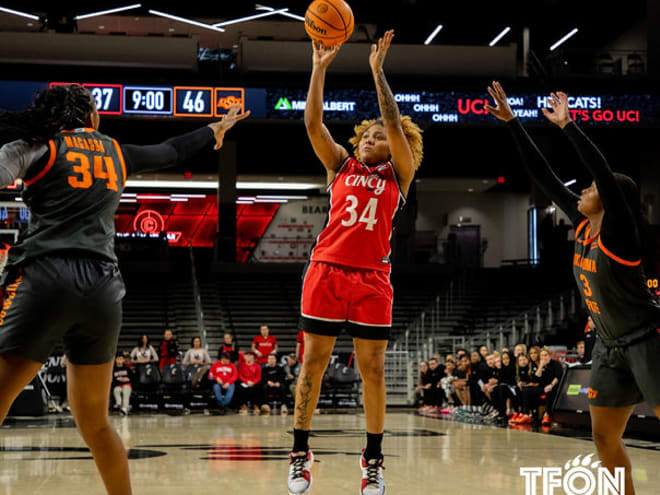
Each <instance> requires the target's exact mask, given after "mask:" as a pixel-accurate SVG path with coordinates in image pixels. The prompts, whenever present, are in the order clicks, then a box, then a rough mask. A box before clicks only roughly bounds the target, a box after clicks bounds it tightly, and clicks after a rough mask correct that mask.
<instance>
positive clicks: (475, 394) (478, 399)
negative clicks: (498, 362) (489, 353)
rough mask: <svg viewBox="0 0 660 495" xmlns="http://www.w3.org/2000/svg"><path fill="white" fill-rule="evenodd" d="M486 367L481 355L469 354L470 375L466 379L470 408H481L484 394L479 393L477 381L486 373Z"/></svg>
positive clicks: (476, 353) (476, 352)
mask: <svg viewBox="0 0 660 495" xmlns="http://www.w3.org/2000/svg"><path fill="white" fill-rule="evenodd" d="M487 368H488V367H487V365H486V362H485V360H484V359H482V357H481V354H480V353H479V352H478V351H472V352H471V353H470V375H469V377H468V381H467V386H468V388H469V389H470V406H471V407H472V406H481V405H482V404H483V401H484V394H483V392H482V391H481V386H480V385H479V380H480V379H481V375H483V374H484V372H486V371H487Z"/></svg>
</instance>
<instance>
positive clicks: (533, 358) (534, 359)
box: [528, 346, 541, 374]
mask: <svg viewBox="0 0 660 495" xmlns="http://www.w3.org/2000/svg"><path fill="white" fill-rule="evenodd" d="M540 353H541V349H539V348H538V347H536V346H532V347H530V348H529V355H528V356H529V365H530V366H531V373H532V374H534V373H536V370H537V369H538V367H539V364H540V359H541V354H540Z"/></svg>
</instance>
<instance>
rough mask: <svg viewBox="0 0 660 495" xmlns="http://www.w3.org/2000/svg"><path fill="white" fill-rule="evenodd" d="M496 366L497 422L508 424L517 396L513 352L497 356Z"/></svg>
mask: <svg viewBox="0 0 660 495" xmlns="http://www.w3.org/2000/svg"><path fill="white" fill-rule="evenodd" d="M495 368H497V369H498V370H499V372H498V377H497V379H498V382H497V386H496V387H495V389H494V390H493V393H492V397H493V405H494V406H495V409H496V410H497V412H498V416H497V422H498V423H499V424H502V425H506V422H507V421H508V417H509V416H513V410H512V408H511V405H510V404H511V403H512V402H513V401H514V400H515V396H516V390H515V388H516V368H515V366H514V364H513V362H512V361H511V354H509V353H508V352H503V353H502V355H501V356H500V357H497V358H495Z"/></svg>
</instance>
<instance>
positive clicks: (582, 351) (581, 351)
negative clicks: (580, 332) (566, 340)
mask: <svg viewBox="0 0 660 495" xmlns="http://www.w3.org/2000/svg"><path fill="white" fill-rule="evenodd" d="M575 351H576V352H577V356H578V362H577V363H576V364H587V363H588V362H589V361H590V360H588V359H587V355H586V346H585V343H584V340H578V341H577V343H576V344H575Z"/></svg>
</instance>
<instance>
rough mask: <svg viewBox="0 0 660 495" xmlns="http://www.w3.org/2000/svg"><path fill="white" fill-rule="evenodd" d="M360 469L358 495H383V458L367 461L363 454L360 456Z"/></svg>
mask: <svg viewBox="0 0 660 495" xmlns="http://www.w3.org/2000/svg"><path fill="white" fill-rule="evenodd" d="M360 468H361V469H362V485H361V486H360V495H385V480H384V479H383V469H385V468H384V467H383V457H379V458H377V459H369V461H367V460H366V459H365V458H364V452H363V453H362V455H361V456H360Z"/></svg>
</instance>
